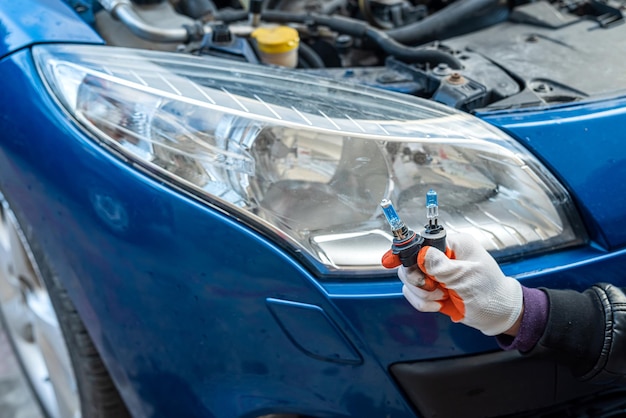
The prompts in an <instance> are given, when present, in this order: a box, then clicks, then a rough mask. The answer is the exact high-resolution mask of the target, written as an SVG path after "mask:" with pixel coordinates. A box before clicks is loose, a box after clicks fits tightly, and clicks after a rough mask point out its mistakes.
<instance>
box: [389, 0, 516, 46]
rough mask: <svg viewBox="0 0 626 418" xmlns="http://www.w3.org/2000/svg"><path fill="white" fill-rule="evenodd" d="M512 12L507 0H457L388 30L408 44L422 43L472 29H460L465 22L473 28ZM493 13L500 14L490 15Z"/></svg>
mask: <svg viewBox="0 0 626 418" xmlns="http://www.w3.org/2000/svg"><path fill="white" fill-rule="evenodd" d="M508 12H509V7H508V4H507V2H506V0H457V1H455V2H454V3H452V4H450V5H448V6H446V7H444V8H443V9H441V10H439V11H437V12H435V13H433V14H432V15H430V16H428V17H426V18H424V19H422V20H419V21H417V22H414V23H411V24H409V25H406V26H402V27H399V28H395V29H390V30H388V31H387V34H388V35H389V36H390V37H392V38H393V39H395V40H396V41H398V42H400V43H403V44H405V45H419V44H424V43H426V42H431V41H434V40H438V39H445V38H448V37H449V36H450V35H449V34H454V35H461V34H462V33H463V32H469V30H470V29H466V30H464V31H460V30H459V26H460V25H461V23H462V22H469V25H471V26H472V27H471V30H476V29H479V28H480V27H486V26H488V25H490V24H493V23H495V22H494V21H493V20H494V19H495V20H501V18H506V15H508ZM490 14H493V15H497V16H493V17H492V18H491V19H489V18H488V17H489V15H490ZM502 20H503V19H502ZM469 25H468V26H469Z"/></svg>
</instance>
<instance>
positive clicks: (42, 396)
mask: <svg viewBox="0 0 626 418" xmlns="http://www.w3.org/2000/svg"><path fill="white" fill-rule="evenodd" d="M22 231H25V229H23V228H21V227H20V225H19V224H18V221H17V219H16V217H15V215H14V214H13V212H12V211H11V209H10V208H9V206H8V203H7V201H6V200H5V199H4V197H3V196H2V194H0V303H2V305H1V306H0V317H1V319H2V322H3V325H4V328H5V330H6V331H7V332H6V333H7V336H8V340H9V342H10V344H11V346H12V348H13V352H14V353H15V355H16V357H17V359H18V363H19V364H20V367H21V369H22V371H23V373H24V376H25V377H26V380H27V382H28V383H29V386H30V387H31V389H32V392H33V394H34V395H35V398H36V399H37V401H38V403H39V405H40V406H41V409H42V411H43V413H44V415H45V416H46V417H49V418H57V417H59V418H66V417H70V418H77V417H82V418H109V417H110V418H124V417H129V416H130V414H129V412H128V410H127V408H126V407H125V405H124V402H123V401H122V399H121V397H120V395H119V392H118V391H117V388H116V387H115V385H114V383H113V381H112V380H111V377H110V375H109V373H108V371H107V369H106V367H105V365H104V364H103V362H102V359H101V358H100V356H99V354H98V351H97V350H96V348H95V346H94V344H93V341H92V340H91V338H90V336H89V334H88V332H87V330H86V328H85V325H84V323H83V321H82V320H81V318H80V316H79V314H78V312H77V311H76V308H75V307H74V305H73V303H72V301H71V300H70V297H69V295H68V293H67V291H66V290H65V289H64V288H63V286H62V285H61V283H60V281H59V280H58V277H57V275H56V274H55V273H54V271H53V270H52V269H51V268H50V263H48V262H47V261H46V260H47V258H46V256H45V254H43V253H42V252H41V251H40V250H39V248H38V246H37V245H36V241H35V240H34V239H33V237H32V236H29V237H26V236H25V234H24V233H23V232H22ZM17 247H21V248H19V249H18V248H17ZM29 275H30V276H31V277H27V276H29ZM11 296H13V297H11ZM20 305H21V306H20ZM20 310H22V312H20ZM32 311H35V312H32ZM25 317H26V319H24V318H25ZM28 318H31V319H32V321H31V322H29V319H28ZM55 325H56V330H55V329H54V328H55ZM37 350H38V351H37ZM37 355H39V356H40V357H37ZM52 356H56V357H57V358H56V359H55V358H53V357H52ZM42 360H43V363H42ZM42 368H43V369H45V370H42ZM46 373H47V377H46ZM46 380H47V381H46ZM51 395H52V396H51Z"/></svg>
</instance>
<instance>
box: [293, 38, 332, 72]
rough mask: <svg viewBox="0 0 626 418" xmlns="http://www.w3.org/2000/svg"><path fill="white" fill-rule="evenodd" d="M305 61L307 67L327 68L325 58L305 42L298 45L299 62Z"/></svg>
mask: <svg viewBox="0 0 626 418" xmlns="http://www.w3.org/2000/svg"><path fill="white" fill-rule="evenodd" d="M300 61H304V62H305V63H306V64H307V65H308V67H307V68H325V67H326V64H324V60H322V57H320V56H319V54H318V53H317V52H315V50H314V49H313V48H311V47H310V46H309V45H307V44H305V43H304V42H301V43H300V46H298V62H300Z"/></svg>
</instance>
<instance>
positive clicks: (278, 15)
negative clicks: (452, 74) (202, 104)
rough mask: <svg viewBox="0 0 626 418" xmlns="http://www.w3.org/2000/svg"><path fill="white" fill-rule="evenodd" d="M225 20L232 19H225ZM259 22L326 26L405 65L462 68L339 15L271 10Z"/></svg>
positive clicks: (437, 54) (236, 16) (242, 16)
mask: <svg viewBox="0 0 626 418" xmlns="http://www.w3.org/2000/svg"><path fill="white" fill-rule="evenodd" d="M246 16H247V15H246V14H245V13H239V14H235V13H232V12H228V14H226V13H225V14H224V15H222V14H221V13H218V15H217V16H216V18H219V20H222V21H224V22H225V23H229V22H234V21H238V20H244V19H246ZM226 18H228V19H235V20H226ZM261 19H262V20H264V21H266V22H272V23H303V24H315V25H320V26H326V27H328V28H330V29H331V30H334V31H336V32H339V33H343V34H347V35H351V36H353V37H355V38H359V39H363V40H366V41H369V42H371V43H373V44H374V45H375V46H377V47H378V48H380V49H381V50H383V51H384V52H386V53H387V54H389V55H392V56H394V57H396V58H397V59H399V60H401V61H404V62H408V63H412V64H418V63H420V64H423V63H430V64H432V65H437V64H440V63H445V64H448V65H449V66H450V68H452V69H460V68H463V66H462V65H461V62H460V61H459V60H458V59H456V58H455V57H453V56H452V55H450V54H448V53H447V52H444V51H440V50H436V49H421V48H419V49H418V48H414V47H409V46H406V45H402V44H401V43H399V42H397V41H396V40H394V39H393V38H391V37H390V36H389V35H388V34H387V33H386V32H384V31H382V30H378V29H375V28H373V27H372V26H370V25H369V24H367V23H366V22H362V21H360V20H356V19H350V18H347V17H342V16H325V15H319V14H316V13H309V14H298V13H285V12H279V11H273V10H267V11H264V12H263V14H262V15H261Z"/></svg>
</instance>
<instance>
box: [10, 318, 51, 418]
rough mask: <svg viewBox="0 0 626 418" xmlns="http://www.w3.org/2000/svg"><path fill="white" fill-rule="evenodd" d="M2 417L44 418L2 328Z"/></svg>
mask: <svg viewBox="0 0 626 418" xmlns="http://www.w3.org/2000/svg"><path fill="white" fill-rule="evenodd" d="M0 417H1V418H42V414H41V412H40V411H39V408H38V407H37V404H36V403H35V401H34V399H33V396H32V395H31V392H30V390H29V389H28V386H27V385H26V382H25V381H24V379H23V378H22V375H21V373H20V368H19V366H18V365H17V362H16V360H15V356H14V355H13V353H12V351H11V347H10V346H9V343H8V341H7V339H6V335H5V334H4V330H3V329H2V327H1V326H0Z"/></svg>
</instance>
